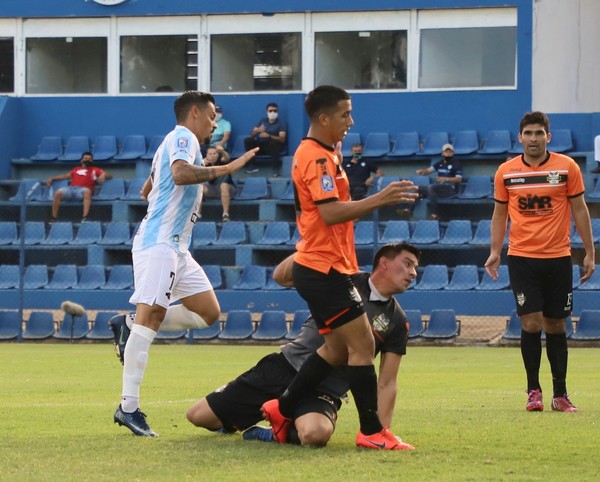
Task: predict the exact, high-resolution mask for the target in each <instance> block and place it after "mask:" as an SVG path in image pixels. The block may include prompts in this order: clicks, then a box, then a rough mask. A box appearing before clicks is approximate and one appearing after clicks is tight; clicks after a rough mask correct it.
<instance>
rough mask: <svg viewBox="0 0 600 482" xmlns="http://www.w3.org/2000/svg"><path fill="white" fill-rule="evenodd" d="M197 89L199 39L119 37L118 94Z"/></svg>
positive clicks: (170, 36)
mask: <svg viewBox="0 0 600 482" xmlns="http://www.w3.org/2000/svg"><path fill="white" fill-rule="evenodd" d="M197 88H198V39H197V37H196V36H189V35H164V36H131V37H121V92H122V93H136V92H137V93H140V92H145V93H147V92H183V91H185V90H195V89H197Z"/></svg>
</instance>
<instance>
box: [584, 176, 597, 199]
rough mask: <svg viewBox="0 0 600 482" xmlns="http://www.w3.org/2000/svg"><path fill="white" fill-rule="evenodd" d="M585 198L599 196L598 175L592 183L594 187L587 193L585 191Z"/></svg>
mask: <svg viewBox="0 0 600 482" xmlns="http://www.w3.org/2000/svg"><path fill="white" fill-rule="evenodd" d="M585 197H586V198H590V199H599V198H600V177H599V178H597V179H596V182H595V184H594V189H592V190H591V191H590V192H589V193H588V192H586V193H585Z"/></svg>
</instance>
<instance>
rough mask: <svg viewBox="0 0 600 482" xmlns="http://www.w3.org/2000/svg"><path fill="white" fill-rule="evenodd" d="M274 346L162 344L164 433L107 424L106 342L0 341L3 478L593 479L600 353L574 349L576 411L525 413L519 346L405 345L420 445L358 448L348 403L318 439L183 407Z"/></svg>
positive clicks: (149, 404)
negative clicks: (264, 432) (242, 430)
mask: <svg viewBox="0 0 600 482" xmlns="http://www.w3.org/2000/svg"><path fill="white" fill-rule="evenodd" d="M274 349H276V348H274V347H258V346H222V345H221V346H215V345H210V346H202V345H195V346H188V345H170V346H168V345H157V346H154V347H153V348H152V352H151V357H150V364H149V367H148V370H147V372H146V376H145V379H144V386H143V389H142V402H143V403H142V408H143V410H144V411H145V412H146V413H147V414H148V421H149V423H150V425H151V426H152V428H153V429H154V430H156V431H157V432H158V433H160V438H158V439H145V438H138V437H134V436H133V435H131V434H130V432H129V431H128V430H127V429H126V428H124V427H118V426H117V425H115V424H113V423H112V414H113V412H114V410H115V408H116V406H117V404H118V401H119V396H120V387H121V365H120V364H119V363H118V361H117V359H116V357H115V356H114V354H113V353H112V346H109V345H106V344H103V345H90V344H74V345H65V344H60V345H58V344H40V345H35V344H2V345H1V349H0V366H1V367H2V368H1V384H0V386H1V391H0V409H1V414H2V416H1V417H0V453H1V454H2V457H0V480H19V481H21V480H237V481H246V480H302V481H308V480H344V481H349V480H350V481H352V480H444V481H446V480H473V481H475V480H477V481H480V480H544V481H549V480H577V481H583V480H598V479H599V478H600V451H599V450H598V442H600V426H599V425H600V417H599V415H600V380H599V377H598V366H599V365H600V350H598V349H593V348H571V350H570V361H569V362H570V374H569V384H568V385H569V390H570V393H571V399H572V400H573V402H574V403H575V404H576V405H578V406H579V408H580V410H581V411H580V412H579V413H576V414H563V413H555V412H552V411H551V410H549V406H550V396H551V381H550V380H551V377H550V374H549V368H548V363H547V360H546V359H545V355H544V359H543V361H542V372H541V380H542V385H543V387H544V388H545V389H546V392H547V394H548V399H547V400H546V405H547V410H546V411H545V412H542V413H526V412H525V410H524V403H525V398H526V395H525V393H524V389H525V381H524V380H525V377H524V372H523V369H522V366H521V359H520V353H519V351H518V349H515V348H452V347H409V353H408V355H407V356H406V357H405V359H404V360H403V363H402V367H401V370H400V376H399V396H398V401H397V404H396V413H395V416H394V423H393V426H392V428H393V430H394V432H395V433H397V434H398V435H400V436H401V437H402V438H403V439H404V440H406V441H408V442H410V443H412V444H413V445H415V446H416V447H417V450H416V451H414V452H385V453H382V452H376V451H365V450H359V449H357V448H356V447H355V446H354V437H355V435H356V430H357V427H358V423H357V417H356V411H355V409H354V406H353V404H352V403H351V404H350V405H348V406H344V407H343V408H342V410H341V411H340V418H339V422H338V426H337V430H336V433H335V434H334V436H333V438H332V440H331V442H330V444H329V445H328V446H327V447H326V448H324V449H310V448H302V447H296V446H279V445H276V444H265V443H261V442H244V441H243V440H242V439H241V437H240V436H239V434H236V435H229V436H225V435H219V434H213V433H209V432H207V431H205V430H201V429H197V428H195V427H193V426H192V425H191V424H189V423H188V422H187V421H186V419H185V411H186V410H187V408H188V407H189V406H190V405H191V404H192V403H193V402H194V401H195V400H196V399H198V398H201V397H202V396H204V395H205V394H206V393H208V392H209V391H212V390H213V389H215V388H216V387H219V386H221V385H222V384H224V383H225V382H227V381H228V380H230V379H231V378H232V377H234V376H236V375H237V374H239V373H240V372H241V371H242V370H245V369H246V368H248V367H249V366H251V365H252V364H254V363H255V362H256V361H257V360H258V359H259V358H260V357H261V356H263V355H265V354H266V353H269V352H271V351H273V350H274Z"/></svg>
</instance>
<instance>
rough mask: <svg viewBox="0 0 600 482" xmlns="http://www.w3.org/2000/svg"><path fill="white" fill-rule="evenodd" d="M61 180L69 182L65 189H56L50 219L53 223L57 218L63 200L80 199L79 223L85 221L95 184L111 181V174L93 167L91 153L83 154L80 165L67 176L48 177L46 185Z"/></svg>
mask: <svg viewBox="0 0 600 482" xmlns="http://www.w3.org/2000/svg"><path fill="white" fill-rule="evenodd" d="M63 179H68V180H69V185H68V186H67V187H62V188H60V189H57V190H56V192H55V193H54V198H53V200H52V218H51V220H50V222H51V223H52V222H54V221H56V220H57V218H58V210H59V208H60V203H61V201H62V200H63V199H82V200H83V216H82V218H81V222H84V221H86V220H87V217H88V214H89V212H90V207H91V205H92V194H94V188H95V186H96V184H103V183H104V181H105V180H106V179H112V175H111V174H107V173H106V172H104V171H103V170H102V169H100V168H99V167H94V159H93V157H92V153H91V152H84V153H83V154H82V155H81V165H80V166H78V167H74V168H73V169H71V171H70V172H68V173H67V174H61V175H59V176H53V177H49V178H48V179H47V180H46V185H47V186H48V187H50V186H51V185H52V183H53V182H54V181H60V180H63Z"/></svg>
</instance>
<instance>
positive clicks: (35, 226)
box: [25, 221, 46, 246]
mask: <svg viewBox="0 0 600 482" xmlns="http://www.w3.org/2000/svg"><path fill="white" fill-rule="evenodd" d="M45 239H46V227H45V226H44V223H43V222H41V221H31V222H28V223H26V224H25V244H26V245H28V246H33V245H35V244H42V243H43V242H44V240H45Z"/></svg>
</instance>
